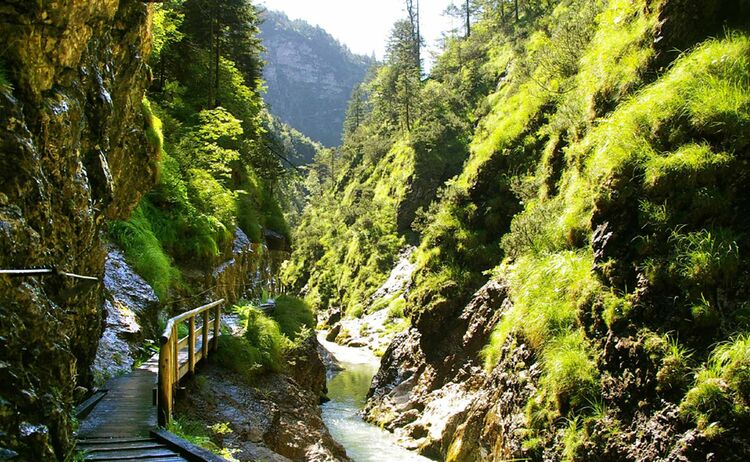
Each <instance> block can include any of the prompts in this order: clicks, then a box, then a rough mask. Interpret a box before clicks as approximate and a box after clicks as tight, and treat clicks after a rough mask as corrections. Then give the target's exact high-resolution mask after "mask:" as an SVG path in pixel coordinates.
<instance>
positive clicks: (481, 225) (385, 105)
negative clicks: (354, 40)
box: [285, 0, 750, 460]
mask: <svg viewBox="0 0 750 462" xmlns="http://www.w3.org/2000/svg"><path fill="white" fill-rule="evenodd" d="M475 3H476V4H475V5H474V3H472V5H474V6H475V7H476V8H475V10H474V11H475V15H474V17H473V20H472V21H473V22H472V28H471V35H468V36H465V37H453V38H450V39H448V40H447V41H446V45H445V49H444V50H443V53H442V55H441V56H440V57H439V58H438V60H437V63H436V65H435V67H434V69H433V71H432V73H431V75H430V76H429V77H428V78H421V71H420V63H419V59H418V57H416V58H415V56H414V53H413V50H414V48H415V47H414V45H413V43H410V40H413V34H412V33H411V32H412V31H410V26H411V25H410V24H409V23H408V21H404V22H400V23H397V24H396V25H395V26H394V30H393V34H392V38H391V41H390V42H389V53H388V57H387V59H386V63H385V64H384V65H383V66H381V67H380V68H379V69H378V70H377V72H376V73H375V75H374V76H373V77H372V78H371V79H370V80H368V81H367V82H365V83H364V84H363V85H362V86H360V87H359V88H358V90H357V91H356V92H355V94H354V98H353V99H352V101H351V102H350V109H349V115H348V119H347V122H346V124H345V131H344V142H343V146H342V149H341V154H340V155H339V156H338V157H336V156H335V155H333V154H331V153H328V154H327V156H328V157H326V158H323V157H319V158H318V160H317V163H316V168H315V169H314V172H315V179H316V182H317V184H319V185H320V187H319V188H318V189H317V190H315V191H313V193H314V196H313V197H312V198H311V199H310V201H309V204H308V206H307V207H306V209H305V211H304V213H303V215H302V218H301V222H300V225H299V226H298V227H297V228H296V230H295V231H294V235H295V241H296V247H295V250H294V253H293V256H292V260H291V261H290V262H289V264H288V265H287V267H286V272H285V277H286V280H287V281H288V283H289V284H290V285H291V286H292V287H294V288H296V289H297V290H300V291H303V292H304V293H305V294H306V297H307V299H308V301H309V302H310V303H311V304H312V305H313V306H314V307H316V308H317V309H319V310H325V309H328V308H329V307H340V308H342V309H343V310H344V311H345V313H346V314H347V315H348V316H350V317H357V316H361V315H362V314H363V313H366V312H368V310H372V309H373V308H375V309H377V308H381V307H382V304H378V305H377V306H375V307H373V306H372V304H373V300H372V295H373V293H374V292H375V291H376V290H377V289H378V287H379V286H380V285H381V284H382V283H383V282H384V281H385V280H386V279H387V277H388V274H389V272H390V270H391V268H392V266H393V264H394V261H395V260H396V257H397V255H398V254H399V252H400V251H401V250H402V249H403V248H404V247H405V246H406V245H408V244H413V245H417V247H418V248H417V251H416V252H415V254H414V257H413V259H414V261H415V263H416V268H417V269H416V271H415V273H414V274H413V276H412V281H411V289H410V290H409V292H408V295H407V296H406V309H405V316H407V317H408V318H409V319H410V320H411V324H412V325H413V327H412V328H411V329H412V331H414V332H418V333H419V334H420V336H419V337H418V338H419V339H420V340H419V344H420V345H421V348H422V351H423V353H424V355H425V357H426V361H427V362H428V363H430V362H434V363H435V364H438V363H439V362H440V361H443V359H445V358H446V356H447V355H448V354H449V353H450V354H453V353H452V352H453V351H454V350H456V349H457V348H458V349H460V348H461V346H460V345H446V340H445V339H443V338H441V336H442V335H443V332H444V329H445V328H446V326H448V325H450V323H452V322H454V320H455V319H456V318H458V317H459V315H460V313H461V310H463V309H464V306H466V305H467V303H468V302H469V301H470V300H471V298H472V296H473V294H474V293H475V292H476V291H477V290H478V289H479V288H480V287H482V286H483V285H484V284H485V283H486V282H487V281H488V280H497V281H500V282H501V284H502V286H503V287H505V288H506V289H505V290H506V291H507V294H506V298H507V301H508V302H510V303H509V305H503V306H504V308H503V307H501V306H500V304H498V305H497V306H494V307H493V309H494V310H496V311H501V310H502V311H501V312H500V313H499V314H498V316H495V317H493V318H492V319H494V321H492V322H493V324H492V325H490V326H489V327H490V329H489V330H491V331H492V334H491V336H490V337H489V338H488V339H487V340H486V342H485V344H484V346H483V348H482V350H481V353H480V355H479V357H477V358H476V360H477V361H481V362H482V364H483V365H484V368H485V372H484V373H485V374H486V375H487V376H488V377H495V376H494V375H492V374H493V373H496V371H498V370H505V371H506V372H508V373H509V374H514V375H518V374H525V375H524V377H529V380H530V381H531V384H530V385H529V386H528V389H526V390H525V391H520V390H517V389H508V390H507V392H508V393H511V394H513V396H516V397H517V396H520V397H521V398H519V399H520V400H521V401H523V402H524V404H523V409H524V410H523V412H522V415H521V416H520V417H519V418H520V420H521V422H520V423H518V424H517V425H516V426H515V427H513V428H514V433H513V434H508V433H503V431H502V428H505V427H503V425H505V424H500V423H498V424H497V425H495V426H493V425H494V424H490V423H488V422H489V421H488V420H487V419H489V418H487V419H485V420H484V424H482V425H486V426H485V427H484V428H485V430H483V432H484V433H482V432H480V431H479V430H477V431H474V430H472V429H471V428H469V427H468V425H471V423H467V424H464V426H463V427H459V431H457V432H456V434H455V435H449V436H446V437H445V438H447V439H446V440H443V441H440V442H438V443H435V445H430V444H428V443H425V442H424V441H425V439H424V438H423V437H419V438H422V439H420V440H419V441H422V446H421V449H422V450H423V451H424V452H426V453H428V454H434V455H435V456H436V457H445V458H447V459H448V460H476V459H475V458H476V457H478V454H484V455H485V456H487V453H488V452H487V451H489V453H491V454H492V458H494V459H498V460H499V459H503V460H505V459H513V458H523V457H529V458H531V459H534V460H542V459H544V460H580V459H586V460H601V458H604V457H615V459H616V460H631V459H634V458H637V456H635V455H634V454H636V453H637V451H636V450H635V449H633V448H634V447H636V446H638V444H640V443H637V442H636V441H635V440H634V438H635V437H634V436H632V435H631V434H629V433H628V431H627V429H628V428H634V427H637V425H638V423H637V422H639V421H641V422H644V421H648V420H649V419H652V418H656V417H655V416H657V415H661V414H665V415H666V414H667V413H668V412H670V409H671V410H675V411H674V412H673V413H672V414H670V415H672V416H673V417H672V418H674V419H676V420H675V422H676V423H674V427H673V430H674V431H675V435H677V436H673V437H671V438H672V439H670V438H665V441H664V442H662V443H656V442H651V443H643V444H650V445H652V446H649V447H650V448H652V449H653V451H654V452H653V453H651V456H650V457H654V458H666V457H667V455H668V454H670V453H673V454H677V453H679V451H683V452H682V453H680V454H688V456H687V457H688V458H690V460H697V459H692V457H696V458H697V457H702V458H705V454H708V453H709V452H713V453H714V454H716V455H717V456H718V457H719V458H720V459H721V460H741V459H742V458H743V457H747V456H748V454H750V453H749V452H748V450H749V449H748V448H750V441H749V440H748V437H747V434H746V429H747V427H748V425H750V349H749V348H748V344H749V343H748V336H749V335H750V305H748V301H747V300H748V297H747V295H748V287H747V283H746V281H747V280H748V275H749V273H748V270H749V269H750V268H748V265H747V259H746V249H747V245H748V240H747V239H748V232H749V231H750V222H749V221H748V218H747V217H748V216H750V215H749V212H750V209H749V208H748V207H749V205H750V204H748V195H747V192H746V184H747V180H748V174H749V173H750V170H748V155H749V154H750V136H749V135H748V133H750V131H749V129H750V33H749V32H748V24H747V22H748V20H749V19H750V5H749V4H748V3H747V2H744V1H742V0H736V1H725V2H718V1H706V2H679V1H670V0H658V1H649V0H635V1H624V0H562V1H558V2H548V1H527V2H521V8H520V10H516V11H513V9H512V8H511V5H512V4H507V3H505V2H500V3H497V2H475ZM486 321H487V322H488V323H489V322H490V320H489V318H488V319H487V320H486ZM467 335H468V334H467ZM405 338H407V337H401V338H400V339H399V338H397V339H396V342H395V345H392V347H391V348H390V349H389V352H386V358H385V359H386V363H387V362H389V361H390V360H393V358H394V357H395V356H393V355H396V354H398V348H399V346H398V344H399V341H404V339H405ZM521 351H529V352H530V355H531V356H530V359H529V360H528V361H527V362H526V363H525V364H524V363H520V364H519V363H518V362H517V361H516V362H514V361H515V360H514V359H513V358H515V357H516V356H517V355H518V354H520V353H519V352H521ZM389 355H390V357H389ZM445 360H446V361H448V359H445ZM509 364H515V366H514V367H516V369H515V370H508V369H507V368H508V367H510V366H509ZM436 367H437V366H436ZM381 372H383V371H381ZM499 382H501V380H500V379H498V380H496V381H495V382H493V383H494V384H490V383H489V382H487V383H485V385H483V386H484V387H485V388H486V387H495V388H497V387H499V386H501V385H498V383H499ZM529 390H530V391H529ZM500 395H502V393H498V395H497V396H500ZM498 407H500V404H498ZM493 412H499V411H493ZM675 413H676V415H677V417H675V416H674V414H675ZM371 417H372V415H371ZM396 417H397V416H396V415H391V417H390V419H389V418H388V417H387V416H386V417H384V418H383V419H379V418H376V420H379V421H380V423H381V424H388V423H390V422H401V423H400V424H399V423H394V425H395V426H398V425H403V422H404V420H403V419H402V420H400V421H399V420H394V419H395V418H396ZM494 418H496V419H499V420H498V421H502V419H504V418H510V416H509V415H504V414H502V413H501V412H500V413H499V414H494ZM639 419H640V420H639ZM665 419H666V417H665ZM412 420H413V419H412ZM464 420H465V419H464ZM407 422H408V421H407ZM488 435H489V436H488ZM493 435H495V436H493ZM493 437H494V438H496V439H494V440H493V439H492V438H493ZM680 437H681V438H683V439H682V440H680V441H681V442H680V441H677V440H676V439H675V438H680ZM415 438H417V437H415ZM483 438H484V439H483ZM427 439H429V437H428V438H427ZM480 440H481V441H480ZM660 445H661V446H660ZM680 445H682V446H680ZM477 446H481V447H482V448H483V449H476V447H477ZM679 448H682V449H679ZM431 451H432V452H431ZM481 451H485V452H481ZM691 451H692V452H691ZM675 457H676V456H675ZM675 460H678V459H675Z"/></svg>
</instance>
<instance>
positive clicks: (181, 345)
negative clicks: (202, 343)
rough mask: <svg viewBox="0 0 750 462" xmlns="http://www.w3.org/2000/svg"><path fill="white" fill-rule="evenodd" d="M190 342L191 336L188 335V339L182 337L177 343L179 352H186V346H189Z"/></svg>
mask: <svg viewBox="0 0 750 462" xmlns="http://www.w3.org/2000/svg"><path fill="white" fill-rule="evenodd" d="M189 342H190V335H189V334H188V336H187V337H182V338H181V339H179V340H178V341H177V351H180V350H184V349H185V347H186V346H188V344H189Z"/></svg>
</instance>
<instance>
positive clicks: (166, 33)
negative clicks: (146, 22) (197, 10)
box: [151, 0, 185, 60]
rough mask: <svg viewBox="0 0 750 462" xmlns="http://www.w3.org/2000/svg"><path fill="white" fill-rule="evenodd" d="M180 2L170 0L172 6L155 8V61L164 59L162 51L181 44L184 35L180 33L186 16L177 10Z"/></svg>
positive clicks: (153, 24)
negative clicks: (177, 3)
mask: <svg viewBox="0 0 750 462" xmlns="http://www.w3.org/2000/svg"><path fill="white" fill-rule="evenodd" d="M179 1H180V0H170V2H168V3H171V4H167V5H165V4H161V3H157V4H156V7H155V8H154V16H153V22H152V28H151V36H152V37H153V38H152V46H151V53H152V57H153V58H154V59H155V60H158V59H162V58H163V56H162V51H163V50H164V49H165V48H166V47H168V46H170V45H172V44H175V43H178V42H180V41H181V40H182V39H183V37H184V34H183V33H182V32H181V31H180V26H181V25H182V21H184V20H185V14H184V13H182V12H180V11H178V10H177V9H176V8H175V6H176V5H175V3H176V2H179Z"/></svg>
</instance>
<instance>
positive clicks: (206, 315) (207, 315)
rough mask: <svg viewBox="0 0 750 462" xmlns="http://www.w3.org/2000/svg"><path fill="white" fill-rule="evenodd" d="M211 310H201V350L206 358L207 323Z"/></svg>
mask: <svg viewBox="0 0 750 462" xmlns="http://www.w3.org/2000/svg"><path fill="white" fill-rule="evenodd" d="M210 311H211V310H206V311H204V312H203V343H202V344H201V350H203V359H204V360H205V359H206V358H208V323H209V320H208V318H209V316H210V315H211V313H210Z"/></svg>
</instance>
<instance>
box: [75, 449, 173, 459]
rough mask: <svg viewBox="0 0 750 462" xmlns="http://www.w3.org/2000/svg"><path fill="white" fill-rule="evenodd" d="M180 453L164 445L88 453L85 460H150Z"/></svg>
mask: <svg viewBox="0 0 750 462" xmlns="http://www.w3.org/2000/svg"><path fill="white" fill-rule="evenodd" d="M177 455H179V454H175V452H174V451H172V450H171V449H169V448H167V447H166V446H164V447H163V449H143V450H136V451H128V450H123V451H112V452H104V453H101V454H99V453H96V452H94V453H88V454H86V455H85V457H84V460H102V461H104V460H148V459H156V458H161V457H174V456H177Z"/></svg>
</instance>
